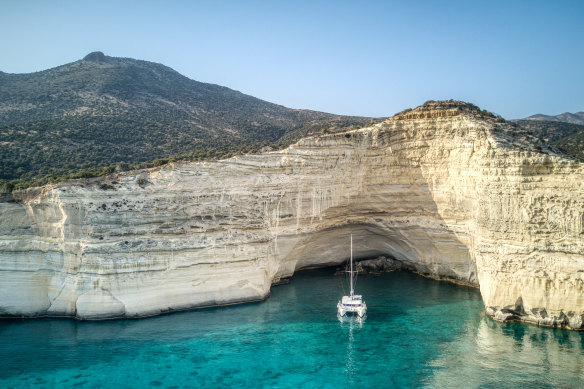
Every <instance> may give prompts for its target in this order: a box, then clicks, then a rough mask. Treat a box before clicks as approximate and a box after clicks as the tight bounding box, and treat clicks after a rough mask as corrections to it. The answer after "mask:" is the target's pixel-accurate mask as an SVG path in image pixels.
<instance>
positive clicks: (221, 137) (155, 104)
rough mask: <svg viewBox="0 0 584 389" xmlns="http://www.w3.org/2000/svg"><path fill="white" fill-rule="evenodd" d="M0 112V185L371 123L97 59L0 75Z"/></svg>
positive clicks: (148, 65) (126, 61)
mask: <svg viewBox="0 0 584 389" xmlns="http://www.w3.org/2000/svg"><path fill="white" fill-rule="evenodd" d="M0 113H1V115H0V139H1V140H2V141H1V142H0V180H4V181H12V182H16V183H17V184H18V182H21V181H31V180H37V181H38V182H37V183H36V184H43V182H49V181H54V180H59V179H61V178H63V177H66V176H71V175H75V174H90V175H95V174H100V172H101V170H100V168H104V167H107V166H112V165H116V164H136V163H146V162H148V161H153V160H156V159H161V158H162V159H165V158H166V159H168V158H182V159H187V160H201V159H213V158H223V157H226V156H230V155H233V154H237V153H246V152H254V151H257V150H259V149H261V148H263V147H266V146H270V147H273V148H279V147H284V146H286V145H288V144H290V143H291V142H293V141H295V140H297V139H299V138H300V137H302V136H305V135H307V134H310V133H319V132H322V131H325V130H326V131H336V130H339V129H348V128H356V127H359V126H362V125H365V124H368V123H370V122H371V121H372V120H374V121H375V119H372V118H365V117H355V116H342V115H335V114H329V113H324V112H318V111H310V110H301V109H292V108H287V107H284V106H281V105H278V104H274V103H270V102H267V101H264V100H261V99H258V98H256V97H253V96H249V95H246V94H244V93H241V92H239V91H235V90H232V89H230V88H227V87H224V86H220V85H215V84H209V83H203V82H199V81H196V80H192V79H190V78H188V77H186V76H183V75H181V74H180V73H178V72H177V71H175V70H174V69H171V68H170V67H168V66H165V65H162V64H158V63H154V62H149V61H142V60H136V59H132V58H121V57H109V56H106V55H105V54H104V53H102V52H92V53H89V54H88V55H86V56H85V57H84V59H81V60H78V61H75V62H72V63H68V64H65V65H61V66H57V67H54V68H51V69H47V70H43V71H40V72H34V73H23V74H8V73H0ZM88 169H89V170H91V172H87V170H88ZM83 171H85V173H83ZM39 180H40V181H39ZM0 184H1V183H0Z"/></svg>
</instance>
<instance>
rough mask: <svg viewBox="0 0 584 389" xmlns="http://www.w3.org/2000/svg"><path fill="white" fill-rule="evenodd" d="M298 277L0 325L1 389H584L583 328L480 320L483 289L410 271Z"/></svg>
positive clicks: (314, 273) (329, 272) (323, 273)
mask: <svg viewBox="0 0 584 389" xmlns="http://www.w3.org/2000/svg"><path fill="white" fill-rule="evenodd" d="M332 272H333V271H332V270H331V269H325V270H315V271H307V272H301V273H298V274H297V275H296V276H295V277H294V278H293V280H292V282H291V283H290V284H288V285H282V286H277V287H273V288H272V294H271V296H270V297H269V298H268V299H267V300H266V301H264V302H261V303H254V304H246V305H238V306H230V307H222V308H211V309H202V310H194V311H189V312H181V313H174V314H168V315H163V316H158V317H153V318H147V319H140V320H118V321H103V322H79V321H74V320H66V319H38V320H5V321H0V387H2V388H12V387H95V388H101V387H128V388H130V387H162V388H170V387H203V388H205V387H209V388H217V387H280V388H286V387H303V388H311V387H314V388H322V387H331V388H338V387H371V388H381V387H400V388H407V387H432V388H453V387H462V388H473V387H481V388H521V387H523V388H548V387H562V388H568V387H574V388H578V387H580V388H581V387H584V372H583V368H584V333H581V332H572V331H565V330H559V329H550V328H541V327H536V326H531V325H524V324H502V323H497V322H494V321H492V320H491V319H489V318H488V317H486V316H485V314H484V312H483V310H484V307H483V304H482V302H481V299H480V295H479V292H478V290H476V289H472V288H467V287H462V286H457V285H452V284H449V283H446V282H438V281H433V280H428V279H424V278H422V277H419V276H417V275H414V274H411V273H407V272H395V273H388V274H384V275H382V276H379V277H374V276H370V275H368V276H361V277H360V278H359V282H358V285H357V291H358V292H359V293H362V294H363V296H364V299H365V301H366V302H367V306H368V315H367V318H366V319H365V320H364V321H363V322H361V323H360V322H357V321H354V320H353V321H345V322H340V321H339V320H338V318H337V316H336V303H337V301H338V299H339V298H340V297H341V295H342V294H343V289H342V285H341V282H342V281H343V279H342V277H334V276H333V275H332Z"/></svg>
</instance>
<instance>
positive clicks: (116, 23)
mask: <svg viewBox="0 0 584 389" xmlns="http://www.w3.org/2000/svg"><path fill="white" fill-rule="evenodd" d="M583 21H584V1H581V0H576V1H561V0H560V1H537V0H530V1H512V0H507V1H488V2H487V1H471V0H466V1H448V0H442V1H439V0H434V1H429V0H428V1H423V0H418V1H416V0H411V1H390V0H386V1H367V0H362V1H343V0H336V1H318V0H313V1H303V0H296V1H278V0H271V1H243V0H240V1H227V0H225V1H221V0H215V1H186V0H165V1H149V0H141V1H122V0H116V1H109V0H100V1H95V0H92V1H84V0H76V1H65V0H62V1H51V2H49V1H27V0H19V1H15V0H0V47H1V51H0V71H3V72H7V73H29V72H34V71H40V70H44V69H48V68H52V67H56V66H59V65H63V64H65V63H69V62H73V61H76V60H78V59H81V58H83V57H84V56H85V55H86V54H88V53H90V52H93V51H102V52H104V53H105V54H106V55H109V56H115V57H130V58H136V59H143V60H147V61H153V62H158V63H162V64H164V65H167V66H169V67H171V68H173V69H175V70H177V71H178V72H180V73H182V74H183V75H185V76H187V77H189V78H192V79H194V80H197V81H202V82H208V83H213V84H219V85H223V86H227V87H229V88H232V89H235V90H239V91H241V92H243V93H246V94H249V95H252V96H255V97H259V98H261V99H263V100H267V101H270V102H273V103H277V104H281V105H285V106H287V107H291V108H305V109H313V110H318V111H325V112H331V113H337V114H346V115H362V116H375V117H382V116H391V115H393V114H395V113H396V112H399V111H401V110H403V109H405V108H409V107H415V106H418V105H420V104H423V103H424V102H425V101H427V100H442V99H457V100H464V101H469V102H472V103H474V104H476V105H478V106H479V107H481V108H482V109H487V110H489V111H492V112H494V113H497V114H500V115H502V116H503V117H504V118H506V119H515V118H523V117H526V116H529V115H533V114H536V113H543V114H550V115H556V114H559V113H563V112H577V111H584V23H583Z"/></svg>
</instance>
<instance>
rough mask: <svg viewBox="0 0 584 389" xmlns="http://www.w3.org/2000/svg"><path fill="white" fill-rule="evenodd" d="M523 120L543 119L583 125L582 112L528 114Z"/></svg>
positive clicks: (583, 113)
mask: <svg viewBox="0 0 584 389" xmlns="http://www.w3.org/2000/svg"><path fill="white" fill-rule="evenodd" d="M523 120H543V121H548V122H564V123H572V124H580V125H584V112H576V113H570V112H564V113H561V114H559V115H555V116H551V115H542V114H540V113H539V114H536V115H532V116H529V117H527V118H525V119H523Z"/></svg>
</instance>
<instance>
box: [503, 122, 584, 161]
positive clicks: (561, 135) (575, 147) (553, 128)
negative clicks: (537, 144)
mask: <svg viewBox="0 0 584 389" xmlns="http://www.w3.org/2000/svg"><path fill="white" fill-rule="evenodd" d="M514 122H515V123H516V124H517V125H518V126H519V127H521V128H523V129H525V130H527V131H529V132H530V133H531V134H533V135H535V136H537V137H538V138H541V139H542V140H543V141H544V142H546V143H547V144H549V145H550V146H554V147H556V148H557V149H558V150H559V151H561V152H562V153H564V154H566V155H569V156H572V157H574V158H577V159H579V160H581V161H584V125H579V124H572V123H565V122H561V121H543V120H527V119H524V120H515V121H514Z"/></svg>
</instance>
